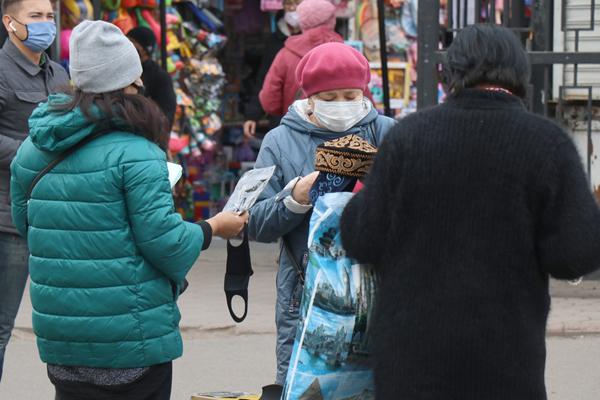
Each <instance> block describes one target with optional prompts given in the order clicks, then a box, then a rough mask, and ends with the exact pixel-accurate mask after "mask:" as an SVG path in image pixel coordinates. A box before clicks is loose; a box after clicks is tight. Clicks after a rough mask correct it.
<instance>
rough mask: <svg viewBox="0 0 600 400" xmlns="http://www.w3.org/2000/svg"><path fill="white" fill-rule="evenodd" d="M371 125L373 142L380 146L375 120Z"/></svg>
mask: <svg viewBox="0 0 600 400" xmlns="http://www.w3.org/2000/svg"><path fill="white" fill-rule="evenodd" d="M369 125H370V126H371V134H372V135H373V144H374V145H375V147H378V146H379V143H377V134H376V133H375V120H373V121H371V123H370V124H369Z"/></svg>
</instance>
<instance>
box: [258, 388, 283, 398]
mask: <svg viewBox="0 0 600 400" xmlns="http://www.w3.org/2000/svg"><path fill="white" fill-rule="evenodd" d="M281 393H283V386H281V385H275V384H273V385H267V386H264V387H263V388H262V396H260V399H258V400H279V399H281Z"/></svg>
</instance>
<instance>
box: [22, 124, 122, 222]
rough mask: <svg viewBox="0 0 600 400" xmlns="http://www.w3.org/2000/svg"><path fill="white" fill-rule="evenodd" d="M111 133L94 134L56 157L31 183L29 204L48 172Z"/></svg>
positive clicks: (108, 130) (106, 130) (105, 130)
mask: <svg viewBox="0 0 600 400" xmlns="http://www.w3.org/2000/svg"><path fill="white" fill-rule="evenodd" d="M111 132H113V130H112V129H103V130H101V131H98V132H95V133H92V134H91V135H89V136H87V137H85V138H83V139H82V140H80V141H79V142H78V143H77V144H76V145H75V146H73V147H71V148H70V149H68V150H65V151H64V152H63V153H61V154H60V155H59V156H58V157H56V158H55V159H54V160H52V162H51V163H50V164H48V165H47V166H46V168H44V169H43V170H42V171H41V172H40V173H39V174H37V176H36V177H35V179H34V180H33V182H31V186H30V187H29V193H28V195H27V203H29V199H31V192H33V188H34V187H35V185H36V184H37V183H38V182H39V181H40V179H42V178H43V177H44V175H46V174H47V173H48V172H50V170H52V168H54V167H56V166H57V165H58V164H59V163H60V162H61V161H62V160H64V159H65V158H67V157H69V156H70V155H71V154H73V153H75V152H76V151H77V150H79V149H80V148H82V147H83V146H85V145H86V144H88V143H89V142H91V141H92V140H94V139H97V138H99V137H100V136H103V135H106V134H107V133H111ZM28 228H29V222H28V221H27V220H25V229H28Z"/></svg>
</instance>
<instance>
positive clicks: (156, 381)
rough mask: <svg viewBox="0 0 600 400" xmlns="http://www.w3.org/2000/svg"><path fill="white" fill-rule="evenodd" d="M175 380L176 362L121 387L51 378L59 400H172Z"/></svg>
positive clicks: (154, 366) (163, 365)
mask: <svg viewBox="0 0 600 400" xmlns="http://www.w3.org/2000/svg"><path fill="white" fill-rule="evenodd" d="M172 380H173V362H168V363H164V364H159V365H153V366H152V367H150V369H149V370H148V372H146V373H145V374H144V375H142V376H141V377H139V378H138V379H136V380H134V381H133V382H129V383H124V384H121V385H95V384H93V383H89V382H72V381H59V380H57V379H53V378H52V377H50V381H51V382H52V383H53V384H54V387H55V388H56V399H55V400H169V399H170V398H171V383H172Z"/></svg>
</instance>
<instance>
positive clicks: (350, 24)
mask: <svg viewBox="0 0 600 400" xmlns="http://www.w3.org/2000/svg"><path fill="white" fill-rule="evenodd" d="M160 1H161V0H102V1H101V3H100V4H101V7H100V10H99V11H100V12H99V16H100V18H101V19H102V20H104V21H107V22H111V23H113V24H115V25H116V26H118V27H119V28H120V29H121V30H122V31H123V33H125V34H127V33H128V32H129V30H131V29H133V28H134V27H137V26H144V27H147V28H149V29H151V30H152V31H153V32H154V34H155V36H156V38H157V41H158V44H157V48H156V49H155V51H154V53H153V57H154V59H155V60H157V61H158V60H160V59H161V54H160V51H161V49H162V48H163V47H162V43H161V40H162V35H161V33H162V32H161V25H160V22H159V21H160V11H159V9H160V7H159V6H160ZM164 1H165V7H166V15H165V20H166V28H167V32H166V38H167V40H166V53H167V54H166V66H165V67H166V70H167V71H168V73H169V74H170V75H171V76H172V78H173V86H174V90H175V92H176V99H177V111H176V114H175V119H174V124H173V126H172V132H171V152H172V155H173V157H174V158H175V160H177V162H178V163H180V164H181V165H182V166H183V167H184V170H185V174H184V178H183V179H181V181H180V182H179V183H178V184H177V185H176V187H175V189H174V192H175V199H176V207H177V209H178V211H179V212H180V213H181V214H182V215H183V216H184V218H185V219H186V220H190V221H192V220H197V219H202V218H207V217H209V216H211V215H214V214H215V213H216V212H218V211H220V209H221V207H222V206H223V205H224V204H225V202H226V199H227V197H228V196H229V194H230V193H231V191H232V190H233V188H234V187H235V185H236V182H237V181H238V179H239V177H240V175H241V173H243V172H245V171H246V170H247V169H249V168H252V165H253V164H252V163H253V161H254V160H255V159H256V155H257V153H258V151H257V150H258V148H259V146H260V142H259V141H257V140H251V141H248V140H247V139H244V136H243V131H242V127H241V126H242V124H243V122H244V107H243V104H244V103H245V102H246V101H247V99H248V96H249V94H250V93H251V92H252V85H253V84H254V76H255V74H256V71H257V70H258V67H259V65H260V57H261V55H262V53H263V52H264V49H265V46H266V43H267V39H268V37H269V35H270V34H271V32H273V31H274V29H275V23H276V20H275V13H276V12H277V11H278V10H281V9H282V8H283V1H282V0H220V1H219V0H193V1H187V0H186V1H177V0H164ZM332 3H333V4H334V5H335V6H336V16H337V30H338V32H339V33H340V34H342V36H343V37H344V39H346V40H347V43H348V44H350V45H352V46H354V47H355V48H357V49H358V50H359V51H361V52H363V53H364V54H365V55H366V56H367V58H368V59H369V60H370V61H371V67H372V81H371V83H370V85H369V88H370V90H371V92H372V94H373V98H374V100H375V106H376V108H377V110H378V111H379V112H381V113H383V88H382V83H383V82H382V78H381V66H380V63H379V52H380V50H379V48H380V45H379V27H378V23H377V15H378V9H377V1H376V0H332ZM385 3H386V10H385V20H386V23H385V30H386V37H387V40H386V43H385V46H386V48H387V50H388V59H389V64H388V67H389V82H390V88H389V89H390V103H391V108H392V111H393V113H394V115H395V116H396V118H401V117H402V116H404V115H406V114H407V113H410V112H412V111H414V109H415V108H416V79H417V74H416V63H417V43H416V34H417V20H416V13H417V10H418V1H416V0H386V2H385ZM60 4H61V27H60V28H61V31H60V33H59V34H60V43H61V51H60V58H61V60H62V64H63V65H64V66H65V68H67V70H68V67H69V65H68V59H69V46H68V43H69V37H70V34H71V30H72V29H73V28H74V27H75V26H76V25H77V24H78V23H80V22H81V21H83V20H85V19H92V18H93V17H94V9H93V6H92V3H91V0H60ZM444 5H445V1H442V8H443V6H444ZM441 12H442V14H443V9H442V10H441ZM96 13H97V14H98V10H96ZM267 125H268V123H267V121H262V123H259V126H262V127H264V126H267Z"/></svg>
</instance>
